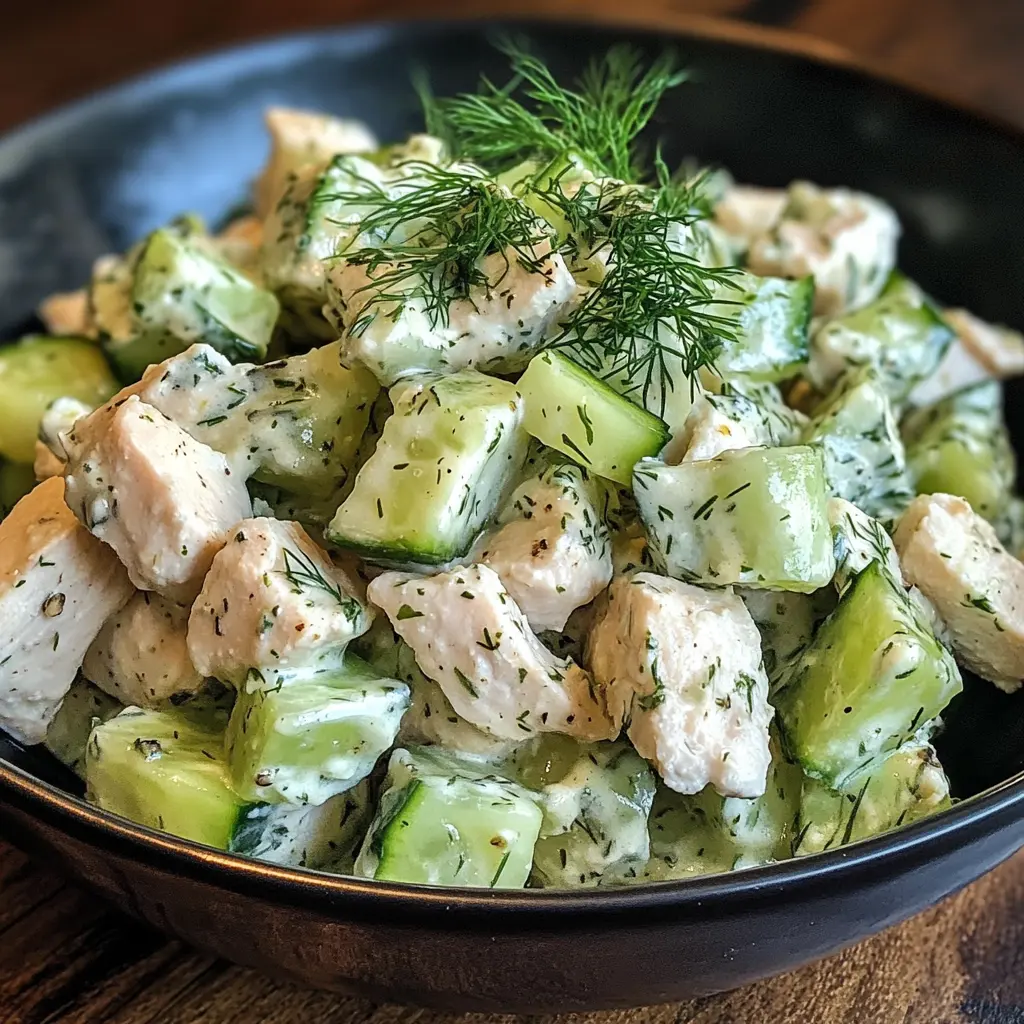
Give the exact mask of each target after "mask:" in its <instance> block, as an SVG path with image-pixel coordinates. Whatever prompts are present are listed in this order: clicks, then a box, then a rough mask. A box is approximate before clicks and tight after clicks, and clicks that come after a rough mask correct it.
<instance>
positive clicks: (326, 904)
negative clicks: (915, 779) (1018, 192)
mask: <svg viewBox="0 0 1024 1024" xmlns="http://www.w3.org/2000/svg"><path fill="white" fill-rule="evenodd" d="M481 24H483V25H491V26H493V27H494V28H498V27H502V26H507V27H514V28H516V29H520V30H523V31H527V32H528V31H530V29H531V28H533V29H535V30H536V29H558V28H563V29H571V28H574V27H584V28H587V29H595V28H596V29H598V30H601V31H608V32H609V33H611V32H614V30H616V29H620V30H623V31H632V32H634V33H640V34H643V33H647V34H651V35H654V34H659V35H664V36H673V37H676V38H677V39H679V40H680V41H682V42H685V40H686V39H687V38H692V39H696V40H699V41H705V42H717V43H723V44H725V45H731V46H736V47H738V48H743V49H748V50H751V49H752V50H761V51H765V52H773V53H781V54H783V55H784V56H787V57H791V58H795V59H799V60H803V61H806V62H808V63H812V64H818V65H824V66H827V67H831V68H833V69H838V70H840V71H843V72H845V73H847V74H848V75H850V76H851V77H852V78H854V79H856V80H858V81H859V82H860V83H862V84H874V85H877V84H879V83H881V84H883V85H885V86H886V87H888V88H891V89H894V90H896V91H899V92H902V93H904V94H908V95H910V96H913V97H915V98H917V99H919V100H920V99H924V100H925V101H928V102H930V103H932V104H935V105H936V106H939V107H942V108H943V109H944V110H945V112H946V113H953V114H957V115H959V116H961V117H966V118H968V119H970V120H973V121H975V122H977V123H978V124H979V125H980V126H982V127H985V128H986V129H987V130H989V131H995V132H997V133H999V134H1001V135H1003V136H1004V137H1005V138H1007V140H1008V141H1011V142H1014V143H1016V144H1017V145H1018V146H1021V147H1022V148H1024V131H1022V129H1021V128H1020V127H1019V126H1017V125H1014V124H1012V123H1010V122H1009V121H1006V120H1004V119H1001V118H999V117H997V116H993V115H990V114H988V113H981V112H978V111H976V110H974V109H972V108H971V106H970V105H969V104H965V103H963V102H961V101H959V100H952V99H950V98H948V97H946V96H943V95H941V94H940V93H939V92H937V91H935V90H933V89H930V88H926V87H921V86H920V85H918V84H910V83H908V82H907V81H905V80H903V79H900V78H899V77H898V76H895V75H893V74H892V73H891V72H889V71H888V70H887V69H883V68H879V67H875V66H872V64H871V63H870V62H869V61H865V60H862V59H860V58H858V57H855V56H854V55H852V54H851V53H849V52H848V51H846V50H845V49H843V48H842V47H840V46H837V45H835V44H833V43H830V42H827V41H824V40H819V39H814V38H812V37H808V36H804V35H802V34H799V33H794V32H789V31H785V30H780V29H775V28H770V27H765V26H760V25H754V24H750V23H744V22H737V21H731V20H726V19H719V18H713V17H707V16H703V15H690V14H673V13H664V14H661V15H658V16H652V17H650V18H646V17H641V18H636V17H631V16H628V15H623V16H621V17H620V16H617V15H604V16H602V17H598V18H592V19H589V20H583V19H580V18H575V19H574V18H572V17H565V16H552V17H543V16H538V15H534V14H531V15H530V16H529V17H516V16H509V17H500V18H490V17H487V16H466V17H457V16H450V17H446V18H444V19H400V20H391V21H372V22H361V23H359V22H353V23H348V24H341V25H334V26H330V27H325V28H322V29H312V30H302V31H298V32H290V33H284V34H277V35H271V36H266V37H262V38H257V39H255V40H253V41H248V42H243V43H240V44H236V45H232V46H228V47H223V48H218V49H213V50H210V51H207V52H204V53H200V54H199V55H197V56H193V57H189V58H187V59H184V60H181V61H175V62H172V63H170V64H167V65H164V66H161V67H157V68H155V69H153V70H150V71H146V72H144V73H142V74H139V75H135V76H132V77H129V78H127V79H124V80H123V81H120V82H117V83H115V84H113V85H110V86H107V87H105V88H103V89H100V90H97V91H95V92H92V93H90V94H89V95H87V96H85V97H84V98H82V99H79V100H76V101H73V102H71V103H67V104H64V105H61V106H59V107H57V108H56V109H55V110H53V111H50V112H48V113H44V114H42V115H40V116H38V117H36V118H33V119H31V120H29V121H27V122H25V123H23V124H21V125H17V126H14V127H13V128H11V129H9V130H7V131H6V132H4V133H3V134H0V173H2V172H3V171H4V170H5V168H6V167H9V166H11V165H12V164H14V165H16V164H17V163H18V162H19V161H20V160H21V159H24V158H26V157H28V156H29V155H30V154H31V151H32V150H33V148H34V146H35V145H36V144H37V143H38V142H39V141H42V140H43V139H45V138H47V137H52V136H54V135H56V134H58V133H60V132H61V130H62V129H63V127H64V126H66V125H69V124H71V123H73V122H75V121H78V120H80V119H82V118H84V117H88V116H89V114H90V112H91V111H93V110H97V111H98V110H100V109H102V108H105V107H108V106H110V105H111V104H125V103H129V102H135V101H137V100H138V99H139V98H140V96H145V95H147V94H148V93H151V92H160V91H164V90H166V89H168V88H173V87H174V86H176V85H177V86H182V85H187V84H188V83H190V82H194V83H196V84H200V83H202V82H203V81H204V80H205V79H207V78H208V77H209V75H210V74H211V72H215V71H217V72H219V73H229V72H230V70H231V69H232V68H233V67H243V66H247V65H249V64H250V62H252V61H253V59H254V58H259V57H261V58H262V59H263V61H264V63H267V62H271V61H273V60H285V61H287V60H291V59H293V58H294V55H296V54H297V53H301V52H303V51H306V50H309V49H318V50H322V49H323V48H324V47H325V46H332V47H334V48H336V49H337V50H339V51H347V52H358V51H359V50H361V49H364V48H372V47H373V46H374V45H375V44H376V42H377V41H378V40H379V39H380V38H382V37H383V36H385V35H386V34H388V33H390V32H392V31H394V30H396V29H398V30H402V29H405V30H408V29H409V28H412V27H418V28H419V29H420V30H421V31H428V32H432V33H437V34H442V33H444V32H447V31H451V30H452V29H458V28H461V27H466V26H467V25H476V26H479V25H481ZM4 805H6V806H9V807H11V808H14V809H15V810H16V811H19V812H20V813H21V814H23V815H26V816H28V817H32V818H35V819H37V820H40V821H42V822H43V823H44V824H46V825H48V826H50V827H52V828H55V829H58V830H60V831H61V832H63V833H64V834H66V835H68V836H69V837H71V838H73V839H76V840H78V841H80V842H83V843H85V844H87V845H89V846H91V847H94V848H98V849H100V850H104V851H106V852H109V853H111V854H113V855H115V856H123V857H126V858H128V859H131V860H136V861H140V862H142V863H143V864H145V865H147V866H148V867H150V868H152V869H155V870H160V871H167V872H170V873H173V874H175V875H178V876H183V877H186V878H188V879H190V880H193V881H197V882H200V883H205V884H210V885H215V886H218V887H220V888H225V889H228V890H231V891H234V892H236V893H238V894H239V895H255V896H257V897H259V898H261V899H263V900H272V901H273V902H275V903H288V904H291V905H295V904H302V905H304V906H306V907H308V908H309V909H310V910H313V911H318V912H320V913H326V912H330V913H331V914H332V915H337V914H341V915H343V916H346V917H356V918H365V919H379V916H380V911H381V908H382V903H381V901H382V900H383V901H386V905H387V909H388V911H389V912H394V914H395V915H396V917H395V918H393V919H392V920H394V921H395V922H398V921H412V920H416V919H423V918H429V920H430V923H431V925H432V927H435V928H452V927H456V926H458V927H463V926H470V927H472V926H473V925H474V924H475V925H477V926H479V927H481V928H485V929H493V924H494V921H493V915H494V914H495V913H496V912H501V913H502V914H503V921H502V926H503V928H505V927H512V928H516V927H518V928H525V927H535V926H537V925H538V924H539V923H541V922H543V921H545V920H547V921H550V920H551V919H552V917H553V916H554V915H556V914H557V915H558V926H559V928H560V929H563V930H564V929H566V928H568V929H575V928H581V929H582V928H585V927H590V926H591V925H592V924H593V922H594V919H595V917H599V918H605V919H608V918H621V917H622V916H623V915H630V916H633V915H635V914H636V913H637V912H638V911H647V912H649V913H651V914H652V915H655V916H657V915H659V914H664V913H665V912H671V914H672V915H673V916H676V915H678V914H679V912H680V911H686V910H693V911H698V910H700V909H701V908H702V907H703V906H704V904H706V903H708V902H710V901H714V903H715V905H716V908H718V909H720V910H730V909H731V910H740V909H749V908H750V906H751V905H752V904H753V903H756V902H759V901H762V900H773V899H775V898H777V897H778V895H779V894H780V893H781V891H782V890H783V889H786V890H790V889H793V888H795V887H800V886H804V887H807V886H818V885H820V884H824V885H826V886H827V885H828V884H829V882H830V881H831V880H833V879H835V878H836V877H837V876H842V877H844V878H846V877H852V876H854V875H861V876H863V875H870V876H875V877H877V873H878V868H879V867H880V866H882V865H883V864H892V863H893V862H902V863H905V864H907V865H909V864H913V863H918V862H919V859H920V854H921V849H922V847H924V846H925V845H931V844H934V843H936V842H938V841H941V840H943V839H945V840H953V841H955V839H956V837H957V836H959V835H960V834H961V833H963V832H965V831H966V830H968V829H969V828H971V827H972V826H973V827H982V828H984V826H985V824H986V823H987V822H988V821H990V820H991V819H994V818H998V817H1000V816H1002V815H1004V814H1006V813H1007V812H1012V811H1014V810H1018V809H1019V808H1021V807H1022V806H1024V771H1022V772H1019V773H1017V774H1016V775H1013V776H1011V777H1010V778H1008V779H1005V780H1003V781H1002V782H999V783H997V784H996V785H994V786H991V787H989V788H988V789H986V790H984V791H983V792H981V793H978V794H975V795H974V796H971V797H969V798H967V799H966V800H963V801H961V802H959V803H957V804H955V805H954V806H953V807H951V808H949V809H947V810H945V811H942V812H940V813H938V814H936V815H933V816H931V817H929V818H926V819H923V820H921V821H918V822H915V823H913V824H911V825H906V826H903V827H902V828H899V829H896V830H894V831H890V832H887V833H883V834H881V835H878V836H875V837H872V838H870V839H865V840H860V841H858V842H855V843H851V844H850V845H848V846H842V847H837V848H835V849H833V850H827V851H825V852H822V853H816V854H811V855H808V856H804V857H796V858H790V859H788V860H784V861H778V862H774V863H771V864H766V865H762V866H759V867H753V868H744V869H741V870H738V871H732V872H725V873H720V874H708V875H696V876H691V877H688V878H682V879H674V880H669V881H660V882H648V883H642V884H638V885H631V886H625V887H609V888H594V889H479V888H465V887H462V888H460V887H435V886H422V885H414V884H403V883H394V882H385V881H377V880H374V879H364V878H356V877H352V876H345V875H332V874H328V873H326V872H321V871H314V870H312V869H306V868H292V867H284V866H280V865H275V864H271V863H268V862H265V861H258V860H253V859H250V858H246V857H243V856H241V855H237V854H232V853H228V852H226V851H221V850H217V849H214V848H212V847H207V846H203V845H201V844H198V843H194V842H191V841H189V840H185V839H180V838H178V837H177V836H173V835H171V834H169V833H164V832H159V831H156V830H154V829H150V828H148V827H146V826H143V825H138V824H136V823H134V822H132V821H130V820H128V819H126V818H123V817H121V816H120V815H117V814H113V813H111V812H108V811H102V810H100V809H99V808H97V807H95V806H93V805H91V804H89V803H87V802H86V801H85V800H84V799H82V798H80V797H77V796H75V795H74V794H72V793H69V792H66V791H64V790H61V789H59V788H58V787H56V786H54V785H51V784H50V783H47V782H45V781H43V780H41V779H39V778H37V777H35V776H33V775H32V774H31V773H29V772H27V771H25V770H24V769H23V768H20V767H18V766H17V765H15V764H13V763H12V762H10V761H8V760H7V759H5V758H4V757H2V756H0V815H2V814H3V807H4ZM439 910H442V911H445V913H442V914H439V913H438V911H439Z"/></svg>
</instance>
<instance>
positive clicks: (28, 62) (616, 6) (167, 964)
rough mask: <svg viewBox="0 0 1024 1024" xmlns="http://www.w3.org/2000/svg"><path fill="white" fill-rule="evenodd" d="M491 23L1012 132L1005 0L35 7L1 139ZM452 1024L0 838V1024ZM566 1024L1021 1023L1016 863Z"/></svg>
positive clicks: (1017, 21)
mask: <svg viewBox="0 0 1024 1024" xmlns="http://www.w3.org/2000/svg"><path fill="white" fill-rule="evenodd" d="M497 12H500V13H503V14H534V15H538V14H539V15H545V16H584V17H596V18H601V19H604V20H624V19H626V18H632V19H634V20H639V21H642V22H645V23H647V24H658V25H663V26H667V27H672V26H674V25H681V24H684V23H686V22H687V21H689V20H691V19H693V18H694V17H710V16H729V17H740V18H745V19H748V20H750V21H754V22H758V23H761V24H769V25H772V26H775V27H778V28H780V29H786V30H793V31H796V32H800V33H804V34H808V35H812V36H814V37H816V38H817V39H819V40H825V41H827V42H829V43H832V44H835V45H837V46H842V47H845V48H847V49H849V50H851V51H853V52H854V53H855V54H857V55H858V56H859V57H860V58H861V59H863V60H865V61H867V62H868V63H870V64H873V65H875V66H878V67H880V68H883V69H884V70H885V71H886V72H887V73H888V74H890V75H893V76H895V77H898V78H902V79H905V80H907V81H910V82H914V83H918V84H920V85H922V86H925V87H927V88H929V89H931V90H933V91H937V92H939V93H942V94H945V95H948V96H951V97H953V98H956V99H961V100H963V101H966V102H969V103H971V104H973V105H975V106H977V107H980V108H982V109H984V110H987V111H989V112H990V113H993V114H996V115H999V116H1001V117H1004V118H1007V119H1009V120H1011V121H1015V122H1016V123H1018V124H1020V125H1024V60H1022V59H1021V57H1022V54H1024V2H1022V0H970V2H968V0H749V2H745V0H694V2H689V3H687V2H684V0H630V2H629V3H622V2H620V0H518V2H500V3H494V4H489V3H488V2H487V0H440V2H436V0H435V2H429V0H428V2H427V3H423V0H289V2H287V3H281V2H280V0H166V2H165V3H163V4H159V5H155V4H146V3H140V2H139V0H49V2H48V3H45V4H43V3H36V4H18V5H9V4H5V5H4V14H3V22H2V24H3V27H2V29H0V130H3V129H5V128H7V127H8V126H10V125H13V124H16V123H18V122H20V121H23V120H25V119H27V118H29V117H32V116H34V115H36V114H38V113H40V112H42V111H44V110H45V109H47V108H48V107H50V106H53V105H54V104H56V103H60V102H64V101H66V100H68V99H71V98H74V97H75V96H77V95H79V94H81V93H82V92H84V91H87V90H89V89H93V88H96V87H97V86H101V85H105V84H108V83H110V82H113V81H116V80H117V79H119V78H123V77H125V76H126V75H129V74H132V73H135V72H138V71H142V70H145V69H146V68H149V67H152V66H155V65H157V64H160V63H162V62H166V61H168V60H172V59H175V58H178V57H181V56H183V55H187V54H190V53H195V52H198V51H201V50H205V49H209V48H211V47H215V46H219V45H222V44H225V43H229V42H233V41H236V40H239V39H244V38H252V37H256V36H262V35H267V34H271V33H274V32H280V31H286V30H290V29H297V28H303V27H308V26H312V25H317V24H327V23H335V22H339V21H344V20H353V19H362V20H365V19H369V18H383V17H389V16H403V17H410V16H414V17H425V16H428V15H445V14H448V15H452V14H455V15H474V16H476V15H482V14H488V13H497ZM580 954H581V955H586V951H585V950H581V951H580ZM454 1020H456V1018H448V1017H445V1016H443V1015H440V1014H436V1013H432V1012H426V1011H420V1010H411V1009H403V1008H400V1007H394V1006H373V1005H371V1004H369V1003H367V1002H364V1001H362V1000H357V999H344V998H339V997H337V996H331V995H325V994H322V993H316V992H305V991H301V990H298V989H295V988H292V987H288V986H283V985H277V984H275V983H273V982H271V981H269V980H267V979H265V978H261V977H259V976H258V975H255V974H253V973H251V972H248V971H244V970H241V969H239V968H235V967H232V966H230V965H228V964H225V963H222V962H219V961H214V960H211V959H209V958H208V957H205V956H202V955H199V954H197V953H194V952H191V951H189V950H188V949H185V948H183V947H182V946H181V945H180V944H179V943H177V942H174V941H171V940H168V939H166V938H165V937H163V936H161V935H159V934H157V933H155V932H152V931H150V930H149V929H147V928H144V927H142V926H140V925H137V924H135V923H134V922H132V921H128V920H125V919H124V918H121V917H119V916H118V915H116V914H114V913H112V912H111V911H109V910H108V909H106V908H105V907H104V906H103V905H102V904H101V903H100V902H99V901H98V900H97V899H95V898H94V897H92V896H91V895H88V894H86V893H83V892H81V891H80V890H78V889H76V888H75V887H74V886H72V885H70V884H68V883H66V882H64V881H63V880H62V879H61V878H59V877H58V876H56V875H55V874H53V873H51V872H50V871H49V870H48V869H47V867H46V866H45V865H43V864H33V863H30V862H29V860H28V859H27V858H26V857H25V856H24V855H22V854H21V853H19V852H17V851H15V850H14V849H12V848H11V847H9V846H7V845H5V844H3V843H2V841H0V1024H44V1022H60V1024H65V1022H66V1024H72V1022H82V1024H106V1022H109V1024H115V1022H116V1024H151V1022H152V1024H165V1022H166V1024H191V1022H200V1021H202V1022H210V1024H229V1022H232V1024H248V1022H250V1021H251V1022H257V1021H258V1022H267V1024H291V1022H302V1024H326V1022H338V1024H406V1022H408V1024H412V1022H416V1024H443V1022H449V1021H454ZM459 1020H465V1021H466V1022H467V1024H468V1022H469V1021H471V1020H472V1021H473V1022H474V1024H513V1022H514V1021H515V1018H512V1017H504V1018H503V1017H482V1016H479V1015H473V1016H467V1017H465V1018H459ZM553 1020H555V1018H552V1021H553ZM567 1020H568V1019H567ZM573 1021H574V1024H1024V854H1021V855H1019V856H1018V857H1017V858H1015V859H1014V860H1011V861H1010V862H1008V863H1007V864H1005V865H1003V867H1001V868H999V869H998V870H997V871H995V872H993V873H992V874H990V875H989V876H987V877H986V878H984V879H982V880H981V881H980V882H977V883H976V884H975V885H973V886H971V887H970V888H968V889H966V890H965V891H963V892H961V893H959V894H958V895H956V896H953V897H951V898H950V899H948V900H947V901H945V902H944V903H943V904H941V905H939V906H938V907H935V908H934V909H932V910H930V911H928V912H926V913H924V914H922V915H920V916H919V917H917V918H916V919H914V920H912V921H910V922H908V923H906V924H904V925H902V926H900V927H897V928H894V929H891V930H890V931H888V932H886V933H884V934H882V935H880V936H877V937H876V938H874V939H871V940H868V941H867V942H864V943H862V944H861V945H859V946H857V947H855V948H853V949H851V950H848V951H846V952H845V953H842V954H840V955H838V956H836V957H834V958H832V959H830V960H827V961H824V962H822V963H820V964H816V965H813V966H810V967H807V968H805V969H803V970H801V971H797V972H795V973H793V974H789V975H785V976H783V977H780V978H776V979H773V980H769V981H766V982H762V983H760V984H758V985H753V986H750V987H748V988H745V989H742V990H740V991H737V992H734V993H729V994H726V995H722V996H714V997H710V998H707V999H702V1000H698V1001H695V1002H690V1003H684V1004H675V1005H671V1006H659V1007H651V1008H647V1009H643V1010H636V1011H631V1012H622V1013H614V1014H591V1015H576V1016H575V1017H574V1018H573Z"/></svg>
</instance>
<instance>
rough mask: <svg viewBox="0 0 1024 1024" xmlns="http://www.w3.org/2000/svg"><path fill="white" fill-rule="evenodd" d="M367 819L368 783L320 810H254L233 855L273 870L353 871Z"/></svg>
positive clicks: (234, 840) (239, 834)
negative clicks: (266, 863)
mask: <svg viewBox="0 0 1024 1024" xmlns="http://www.w3.org/2000/svg"><path fill="white" fill-rule="evenodd" d="M369 817H370V794H369V786H368V784H367V783H366V782H361V783H360V784H359V785H358V786H356V787H355V788H354V789H350V790H349V791H348V792H347V793H340V794H339V795H338V796H333V797H331V799H330V800H327V801H325V802H324V803H322V804H320V805H318V806H313V805H307V806H298V807H297V806H295V805H293V804H256V805H255V806H253V807H250V808H249V809H248V810H246V811H245V812H244V813H243V815H242V818H241V821H240V822H239V825H238V828H237V829H236V830H235V834H234V835H233V836H232V837H231V845H230V846H229V849H230V851H231V852H232V853H239V854H242V856H244V857H253V858H255V859H256V860H265V861H269V862H270V863H271V864H284V865H286V866H289V867H296V868H326V869H329V870H335V871H336V870H339V869H340V870H344V869H346V868H347V870H348V871H351V866H352V862H353V860H354V857H355V848H356V847H357V846H358V845H359V843H360V842H361V841H362V838H363V834H364V832H365V830H366V826H367V824H368V823H369Z"/></svg>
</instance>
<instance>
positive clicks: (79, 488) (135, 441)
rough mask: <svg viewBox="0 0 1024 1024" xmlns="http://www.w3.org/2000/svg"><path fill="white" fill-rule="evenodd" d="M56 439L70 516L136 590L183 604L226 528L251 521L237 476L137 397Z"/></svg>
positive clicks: (220, 543) (224, 536)
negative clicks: (112, 556) (64, 461)
mask: <svg viewBox="0 0 1024 1024" xmlns="http://www.w3.org/2000/svg"><path fill="white" fill-rule="evenodd" d="M62 440H63V442H64V447H65V449H66V450H67V452H68V466H67V471H66V481H67V502H68V505H69V506H70V508H71V509H72V511H73V512H74V513H75V514H76V515H77V516H78V517H79V519H80V520H81V521H82V522H83V523H84V524H85V525H86V526H87V527H88V528H89V529H90V530H91V531H92V533H93V534H94V535H95V536H97V537H99V538H100V540H103V541H106V543H108V544H109V545H110V546H111V547H112V548H113V549H114V550H115V551H116V552H117V554H118V556H119V557H120V559H121V561H122V562H124V564H125V566H126V567H127V569H128V575H129V576H130V577H131V580H132V582H133V583H134V584H135V586H136V587H138V588H139V589H140V590H155V591H156V592H157V593H159V594H162V595H163V596H164V597H167V598H169V599H170V600H172V601H177V602H179V603H190V602H191V600H192V599H193V598H194V597H195V595H196V594H197V593H198V592H199V588H200V587H201V586H202V582H203V577H204V576H205V575H206V572H207V570H208V569H209V567H210V563H211V562H212V561H213V556H214V555H215V554H216V553H217V552H218V551H219V550H220V549H221V547H223V545H224V543H225V541H226V540H227V537H228V531H229V530H230V529H231V527H232V526H234V525H235V524H236V523H238V522H239V520H242V519H246V518H248V517H249V516H250V515H251V514H252V513H251V505H250V503H249V495H248V493H247V492H246V489H245V483H244V482H243V480H242V478H241V477H240V476H239V475H238V474H237V473H234V472H233V471H232V470H231V467H230V466H229V465H228V463H227V460H226V459H225V458H224V456H223V455H221V454H220V453H219V452H215V451H214V450H213V449H212V448H208V447H207V446H206V445H204V444H200V443H199V442H198V441H195V440H193V439H192V438H191V437H190V436H189V435H188V434H186V433H185V431H184V430H182V429H181V428H180V427H178V426H176V425H175V424H174V423H172V422H171V421H170V420H169V419H167V417H166V416H164V415H163V414H162V413H160V412H158V411H157V410H156V409H154V408H153V407H152V406H150V405H146V404H145V403H144V402H140V401H139V399H138V398H137V397H135V396H130V397H128V398H126V399H124V400H123V401H116V402H112V403H108V404H107V405H106V406H103V407H102V408H101V409H98V410H97V411H96V412H95V413H92V414H91V415H90V416H88V417H86V419H84V420H81V421H79V422H78V423H77V424H76V425H75V426H74V427H73V428H72V429H71V430H70V431H68V432H67V433H66V434H64V435H62Z"/></svg>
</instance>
